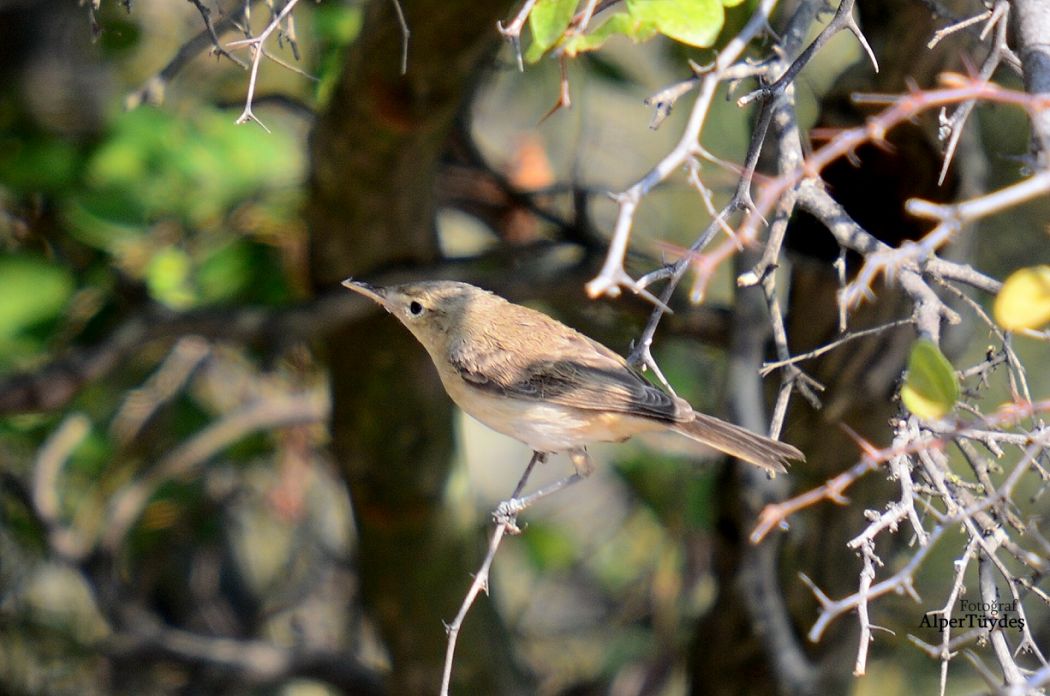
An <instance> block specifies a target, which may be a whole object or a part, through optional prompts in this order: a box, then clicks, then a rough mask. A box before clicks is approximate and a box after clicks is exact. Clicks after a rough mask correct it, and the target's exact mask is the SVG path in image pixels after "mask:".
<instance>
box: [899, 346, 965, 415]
mask: <svg viewBox="0 0 1050 696" xmlns="http://www.w3.org/2000/svg"><path fill="white" fill-rule="evenodd" d="M901 400H902V401H903V402H904V405H905V406H906V407H907V408H908V410H909V411H911V412H912V413H914V414H915V415H916V416H918V417H919V418H930V419H936V418H943V417H944V416H946V415H947V414H948V413H949V412H950V411H951V410H952V409H953V408H954V407H955V402H956V401H958V400H959V379H958V377H956V375H955V369H954V368H953V367H952V364H951V363H950V362H948V358H946V357H944V354H943V353H942V352H941V350H940V348H938V347H937V344H936V343H934V342H933V341H931V340H929V339H922V340H920V341H917V342H916V343H915V345H914V346H912V349H911V354H910V355H909V356H908V373H907V375H906V376H905V378H904V386H903V387H902V388H901Z"/></svg>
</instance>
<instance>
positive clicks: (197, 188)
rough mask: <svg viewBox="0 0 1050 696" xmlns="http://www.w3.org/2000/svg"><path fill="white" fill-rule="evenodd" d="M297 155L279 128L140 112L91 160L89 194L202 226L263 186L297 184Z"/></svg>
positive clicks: (216, 115) (213, 115)
mask: <svg viewBox="0 0 1050 696" xmlns="http://www.w3.org/2000/svg"><path fill="white" fill-rule="evenodd" d="M300 156H301V155H300V153H297V152H296V150H295V147H294V146H293V144H292V143H290V142H288V140H287V139H286V138H285V137H283V136H282V135H281V134H280V132H279V131H275V132H274V133H273V134H267V133H265V132H263V131H261V130H259V129H253V128H242V127H240V126H237V125H236V124H234V123H233V121H232V120H230V118H229V116H228V114H225V113H223V112H220V111H214V110H207V109H202V110H200V111H196V112H194V113H193V114H192V115H190V116H177V115H175V114H172V113H170V112H166V111H158V110H156V109H152V108H148V107H147V108H140V109H136V110H134V111H131V112H128V113H126V114H123V115H122V116H121V117H120V118H119V119H117V121H116V122H115V123H114V124H113V130H112V132H111V134H110V136H109V137H108V138H107V139H106V141H105V142H104V143H103V144H102V145H101V146H100V147H99V148H98V149H97V150H96V151H95V153H94V155H93V156H92V157H91V159H90V161H89V163H88V168H87V173H86V174H87V184H88V191H89V192H91V193H94V194H96V195H104V196H107V197H112V198H116V199H117V200H119V201H120V202H121V203H122V204H124V205H123V206H113V207H114V208H116V209H117V210H119V209H120V208H121V207H125V206H126V207H128V208H130V209H131V210H137V211H139V212H141V213H143V214H144V215H145V217H146V219H156V218H157V217H161V216H174V217H177V218H179V219H181V220H182V221H184V222H185V223H187V224H189V225H191V226H196V225H203V224H205V223H207V222H209V221H212V220H214V219H215V218H217V217H219V216H221V215H222V214H223V213H224V212H225V211H226V210H228V209H229V208H230V207H231V206H232V205H233V204H234V203H235V202H237V201H239V200H240V199H243V198H244V197H246V196H248V195H249V194H250V193H252V192H254V191H256V190H258V189H259V188H260V187H262V186H264V185H269V186H273V185H287V184H291V183H294V181H295V180H296V179H297V173H298V172H299V171H300V169H301V162H300V161H299V157H300ZM117 217H118V219H123V218H124V216H120V215H118V216H117Z"/></svg>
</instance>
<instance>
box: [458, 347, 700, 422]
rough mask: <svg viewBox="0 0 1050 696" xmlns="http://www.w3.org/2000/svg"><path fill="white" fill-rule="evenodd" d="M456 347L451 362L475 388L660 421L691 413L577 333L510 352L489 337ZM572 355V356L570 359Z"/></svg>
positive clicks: (509, 395) (612, 354)
mask: <svg viewBox="0 0 1050 696" xmlns="http://www.w3.org/2000/svg"><path fill="white" fill-rule="evenodd" d="M473 339H474V340H471V341H470V342H469V343H467V342H462V343H459V344H457V345H454V346H453V347H452V350H451V351H450V356H449V357H450V361H451V363H452V367H454V368H455V369H456V370H457V371H458V372H459V374H460V376H461V377H463V379H464V380H466V381H467V382H468V383H470V384H471V385H472V386H474V387H476V388H478V389H482V390H485V391H490V392H494V393H498V394H501V395H503V396H508V397H511V398H516V399H525V400H530V401H547V402H550V403H554V404H560V405H562V406H569V407H572V408H578V409H583V410H588V411H605V412H613V413H626V414H631V415H637V416H642V417H648V418H654V419H657V420H662V421H671V422H679V421H684V420H688V419H689V418H691V417H692V409H691V408H689V407H688V406H687V405H684V404H683V403H682V402H681V401H680V400H675V399H674V398H673V397H671V396H669V395H668V394H665V393H664V392H662V391H660V390H659V389H657V388H656V387H654V386H653V385H651V384H649V383H648V382H647V381H645V379H643V378H642V377H641V376H639V375H638V374H637V373H636V372H634V371H633V370H632V369H631V368H630V367H629V366H628V365H627V363H626V362H625V361H624V360H623V358H621V357H620V356H618V355H616V354H615V353H613V352H612V351H610V350H609V349H608V348H606V347H605V346H602V345H601V344H600V343H597V342H595V341H592V340H591V339H589V338H587V337H586V336H584V335H582V334H579V333H576V332H573V333H572V334H561V335H560V336H559V337H558V342H559V343H561V344H563V345H559V346H554V347H547V349H545V350H530V351H528V352H524V351H521V350H516V351H515V350H508V349H507V347H506V346H505V345H504V344H503V343H502V342H501V341H499V340H498V338H495V337H492V336H491V335H490V336H488V337H485V338H482V337H480V336H474V337H473ZM568 356H571V357H568Z"/></svg>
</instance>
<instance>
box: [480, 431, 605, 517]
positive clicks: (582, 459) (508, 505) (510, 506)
mask: <svg viewBox="0 0 1050 696" xmlns="http://www.w3.org/2000/svg"><path fill="white" fill-rule="evenodd" d="M537 457H539V461H545V460H546V455H541V454H540V453H539V452H536V453H534V454H533V457H532V461H530V462H529V466H528V468H527V469H526V470H525V473H526V476H523V477H522V480H521V481H520V482H519V483H518V488H517V489H515V491H514V496H513V497H511V498H510V499H509V500H504V501H503V502H502V503H500V504H499V506H498V507H497V508H496V511H495V512H493V513H492V517H493V519H495V520H496V522H497V523H500V524H503V523H506V524H507V525H508V528H509V529H510V530H511V531H513V532H516V531H518V529H517V527H516V526H515V524H514V522H515V521H516V518H517V516H518V514H519V513H521V512H522V511H523V510H526V509H527V508H529V507H531V506H532V505H533V504H534V503H536V502H537V501H540V500H542V499H544V498H546V497H547V496H549V495H553V494H555V493H557V492H558V491H560V490H562V489H563V488H568V487H569V486H571V485H572V484H574V483H576V482H577V481H581V480H583V479H584V478H586V477H588V476H590V474H591V472H592V471H594V463H593V462H592V461H591V457H590V455H588V454H587V450H585V449H584V448H582V447H580V448H578V449H574V450H571V451H570V452H569V459H570V460H572V465H573V467H575V469H576V471H575V473H573V474H572V475H571V476H566V477H565V478H563V479H561V480H560V481H555V482H554V483H552V484H550V485H549V486H544V487H543V488H541V489H539V490H538V491H536V492H535V493H529V494H528V495H527V496H525V497H523V498H519V497H518V496H519V495H520V494H521V488H522V487H523V486H524V481H525V478H527V475H528V473H529V472H530V471H531V470H532V467H533V466H534V465H535V463H536V461H537Z"/></svg>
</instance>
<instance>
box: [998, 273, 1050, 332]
mask: <svg viewBox="0 0 1050 696" xmlns="http://www.w3.org/2000/svg"><path fill="white" fill-rule="evenodd" d="M994 311H995V320H996V321H997V322H999V326H1001V327H1003V328H1004V329H1006V330H1007V331H1017V330H1018V329H1038V328H1039V327H1041V326H1042V325H1043V324H1046V323H1047V322H1050V266H1031V267H1029V268H1022V269H1020V270H1018V271H1014V272H1013V273H1012V274H1011V275H1010V277H1009V278H1007V279H1006V282H1005V283H1003V289H1002V290H1000V291H999V295H998V296H997V297H996V298H995V307H994Z"/></svg>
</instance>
